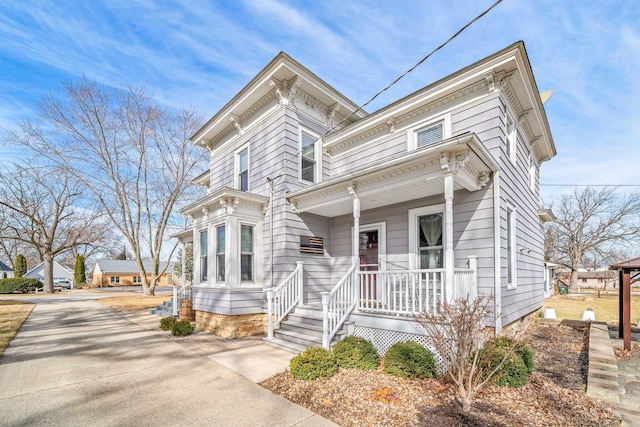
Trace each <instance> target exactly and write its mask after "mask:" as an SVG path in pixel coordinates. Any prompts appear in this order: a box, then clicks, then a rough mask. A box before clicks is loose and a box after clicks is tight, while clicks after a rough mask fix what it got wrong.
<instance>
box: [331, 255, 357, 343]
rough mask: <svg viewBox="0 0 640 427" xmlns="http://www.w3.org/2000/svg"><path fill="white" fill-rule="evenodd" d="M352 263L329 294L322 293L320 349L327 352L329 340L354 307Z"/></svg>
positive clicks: (354, 270) (355, 293)
mask: <svg viewBox="0 0 640 427" xmlns="http://www.w3.org/2000/svg"><path fill="white" fill-rule="evenodd" d="M357 268H358V264H357V263H354V264H353V265H352V266H351V268H350V269H349V271H347V273H346V274H345V275H344V276H343V277H342V279H340V281H339V282H338V284H337V285H336V286H335V287H334V288H333V289H332V290H331V292H323V293H322V347H324V348H326V349H327V350H328V349H329V347H330V343H331V340H332V339H333V337H334V336H335V334H336V333H337V332H338V330H339V329H340V328H341V327H342V325H343V324H344V322H345V321H346V320H347V319H348V318H349V315H350V314H351V312H352V311H353V309H354V308H355V307H356V303H357V301H358V296H357V292H358V291H357V288H356V282H357V281H356V280H355V278H356V274H355V273H356V269H357Z"/></svg>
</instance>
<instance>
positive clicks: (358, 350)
mask: <svg viewBox="0 0 640 427" xmlns="http://www.w3.org/2000/svg"><path fill="white" fill-rule="evenodd" d="M333 355H334V356H335V358H336V362H337V363H338V366H339V367H341V368H355V369H361V370H364V371H369V370H372V369H376V368H377V367H378V365H379V364H380V355H378V351H377V350H376V348H375V347H374V346H373V344H372V343H371V341H368V340H366V339H364V338H360V337H356V336H353V335H350V336H348V337H346V338H345V339H343V340H342V341H340V342H338V343H337V344H336V345H335V347H333Z"/></svg>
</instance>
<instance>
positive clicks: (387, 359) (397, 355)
mask: <svg viewBox="0 0 640 427" xmlns="http://www.w3.org/2000/svg"><path fill="white" fill-rule="evenodd" d="M384 371H385V372H386V373H388V374H391V375H394V376H396V377H401V378H433V377H435V376H436V374H437V372H438V369H437V366H436V359H435V357H434V356H433V353H432V352H431V351H430V350H428V349H426V348H425V347H423V346H422V345H420V344H418V343H417V342H415V341H407V342H398V343H395V344H394V345H392V346H391V347H390V348H389V350H387V353H386V354H385V355H384Z"/></svg>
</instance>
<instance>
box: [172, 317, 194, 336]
mask: <svg viewBox="0 0 640 427" xmlns="http://www.w3.org/2000/svg"><path fill="white" fill-rule="evenodd" d="M192 333H193V325H192V324H191V323H189V322H187V321H186V320H178V321H177V322H175V323H174V324H173V326H172V327H171V334H172V335H175V336H178V337H186V336H187V335H191V334H192Z"/></svg>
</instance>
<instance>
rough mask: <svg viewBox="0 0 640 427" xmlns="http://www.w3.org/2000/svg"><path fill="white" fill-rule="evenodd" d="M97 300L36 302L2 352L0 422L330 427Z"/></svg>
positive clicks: (56, 298) (54, 298) (72, 297)
mask: <svg viewBox="0 0 640 427" xmlns="http://www.w3.org/2000/svg"><path fill="white" fill-rule="evenodd" d="M93 299H94V298H93V297H90V296H89V295H87V297H85V298H83V297H82V292H81V291H79V292H78V293H77V294H74V295H70V294H65V295H61V296H49V297H47V298H42V299H38V305H37V306H36V308H35V309H34V311H33V312H32V313H31V315H30V316H29V319H28V320H27V321H26V322H25V323H24V325H23V326H22V328H21V330H20V332H19V333H18V335H17V336H16V337H15V338H14V340H13V341H12V342H11V345H10V346H9V347H8V348H7V349H6V350H5V353H4V356H3V357H2V359H0V407H1V408H2V411H1V412H2V415H1V416H0V425H3V426H4V425H11V426H38V425H65V426H86V425H91V426H92V427H95V426H130V425H136V426H165V425H166V426H169V425H221V426H222V425H224V426H330V425H332V426H335V424H333V423H331V422H330V421H328V420H326V419H324V418H322V417H320V416H319V415H317V414H314V413H313V412H311V411H309V410H307V409H305V408H302V407H301V406H298V405H295V404H293V403H291V402H289V401H288V400H286V399H284V398H282V397H280V396H277V395H275V394H273V393H271V392H270V391H268V390H265V389H263V388H262V387H260V386H258V385H256V384H254V383H253V382H252V381H251V380H249V379H247V378H245V377H244V376H242V375H240V374H238V373H236V372H234V371H232V370H231V369H228V368H226V367H224V366H222V365H221V364H219V363H217V362H215V361H213V360H211V359H210V358H208V357H206V355H205V354H203V352H198V351H193V349H192V348H189V347H188V346H184V345H180V344H179V343H176V342H173V341H171V340H168V339H167V338H165V337H162V336H160V335H159V334H158V333H157V332H154V331H153V330H149V329H148V328H145V327H143V326H140V325H139V324H137V323H132V322H131V321H129V320H128V319H127V318H126V317H125V316H123V315H121V314H119V313H117V312H114V311H113V310H111V309H109V308H107V307H105V306H103V305H101V304H99V303H97V302H95V301H93ZM156 319H157V317H156ZM156 323H157V320H156Z"/></svg>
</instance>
